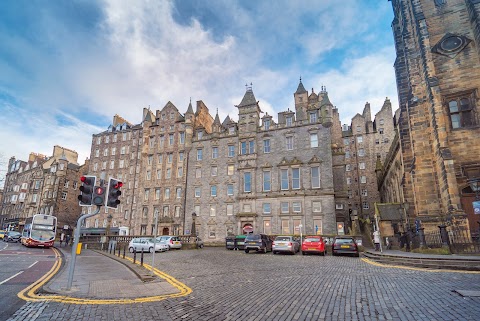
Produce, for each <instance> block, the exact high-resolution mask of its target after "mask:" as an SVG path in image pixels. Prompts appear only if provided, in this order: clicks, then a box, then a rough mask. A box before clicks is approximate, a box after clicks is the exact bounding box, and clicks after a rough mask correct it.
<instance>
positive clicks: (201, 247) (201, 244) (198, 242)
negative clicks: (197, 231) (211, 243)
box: [196, 236, 203, 249]
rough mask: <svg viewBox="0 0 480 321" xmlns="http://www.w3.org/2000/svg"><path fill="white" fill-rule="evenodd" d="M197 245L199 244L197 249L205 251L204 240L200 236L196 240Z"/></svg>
mask: <svg viewBox="0 0 480 321" xmlns="http://www.w3.org/2000/svg"><path fill="white" fill-rule="evenodd" d="M196 243H197V248H199V249H203V240H202V239H201V238H199V237H198V236H197V239H196Z"/></svg>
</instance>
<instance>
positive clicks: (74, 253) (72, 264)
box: [67, 206, 101, 291]
mask: <svg viewBox="0 0 480 321" xmlns="http://www.w3.org/2000/svg"><path fill="white" fill-rule="evenodd" d="M100 207H101V206H97V210H96V211H95V212H94V213H91V214H85V215H82V216H80V218H79V219H78V221H77V229H76V230H75V236H74V237H73V245H72V259H71V262H70V268H69V270H68V283H67V291H70V289H71V288H72V282H73V272H74V271H75V260H76V258H77V247H78V242H79V240H80V229H81V227H82V223H83V221H84V220H85V219H86V218H88V217H91V216H94V215H97V214H98V213H99V212H100Z"/></svg>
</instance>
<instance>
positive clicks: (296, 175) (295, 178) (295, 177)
mask: <svg viewBox="0 0 480 321" xmlns="http://www.w3.org/2000/svg"><path fill="white" fill-rule="evenodd" d="M292 189H300V168H292Z"/></svg>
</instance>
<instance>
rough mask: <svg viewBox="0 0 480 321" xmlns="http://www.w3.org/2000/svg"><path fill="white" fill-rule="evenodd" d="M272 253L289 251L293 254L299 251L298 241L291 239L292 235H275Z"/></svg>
mask: <svg viewBox="0 0 480 321" xmlns="http://www.w3.org/2000/svg"><path fill="white" fill-rule="evenodd" d="M272 251H273V254H277V253H282V252H283V253H290V254H294V255H295V253H297V252H298V251H300V243H298V242H297V241H296V240H294V239H293V236H277V237H276V238H275V240H274V241H273V246H272Z"/></svg>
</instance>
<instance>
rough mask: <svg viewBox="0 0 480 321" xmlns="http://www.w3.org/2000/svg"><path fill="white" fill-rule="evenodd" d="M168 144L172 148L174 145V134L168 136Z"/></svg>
mask: <svg viewBox="0 0 480 321" xmlns="http://www.w3.org/2000/svg"><path fill="white" fill-rule="evenodd" d="M168 144H169V145H170V146H172V145H173V134H169V135H168Z"/></svg>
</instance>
